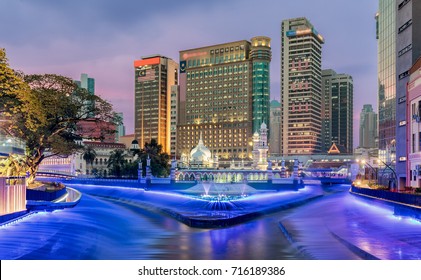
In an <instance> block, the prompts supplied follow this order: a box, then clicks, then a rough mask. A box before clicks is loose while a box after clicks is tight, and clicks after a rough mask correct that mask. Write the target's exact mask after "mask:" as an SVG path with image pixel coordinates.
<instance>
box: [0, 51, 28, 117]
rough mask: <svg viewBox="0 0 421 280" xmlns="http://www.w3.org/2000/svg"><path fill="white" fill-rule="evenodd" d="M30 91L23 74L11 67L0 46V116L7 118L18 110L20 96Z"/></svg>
mask: <svg viewBox="0 0 421 280" xmlns="http://www.w3.org/2000/svg"><path fill="white" fill-rule="evenodd" d="M28 91H29V86H28V85H27V84H26V83H25V82H24V80H23V74H22V73H19V72H16V71H14V70H13V69H11V68H10V67H9V63H8V60H7V58H6V51H5V50H4V49H1V48H0V114H1V116H0V117H1V118H7V117H9V116H10V115H11V114H13V113H15V112H17V110H18V109H19V105H20V103H21V101H20V98H19V97H21V96H24V95H25V94H26V93H27V92H28Z"/></svg>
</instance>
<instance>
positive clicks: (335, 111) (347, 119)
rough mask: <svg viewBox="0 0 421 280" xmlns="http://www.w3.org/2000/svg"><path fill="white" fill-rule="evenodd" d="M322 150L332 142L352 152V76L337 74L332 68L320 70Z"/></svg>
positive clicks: (324, 150)
mask: <svg viewBox="0 0 421 280" xmlns="http://www.w3.org/2000/svg"><path fill="white" fill-rule="evenodd" d="M322 89H323V91H322V95H323V96H322V98H323V103H322V152H323V153H327V151H329V149H330V147H331V146H332V143H336V145H338V146H341V147H343V148H344V151H343V152H344V153H348V154H352V153H353V135H354V134H353V108H354V107H353V104H354V88H353V81H352V77H351V76H350V75H347V74H337V73H336V72H335V71H333V70H332V69H327V70H323V71H322Z"/></svg>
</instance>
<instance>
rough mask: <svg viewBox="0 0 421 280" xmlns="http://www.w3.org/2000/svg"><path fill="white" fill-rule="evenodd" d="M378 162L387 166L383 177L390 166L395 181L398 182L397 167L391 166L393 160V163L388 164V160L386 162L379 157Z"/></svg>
mask: <svg viewBox="0 0 421 280" xmlns="http://www.w3.org/2000/svg"><path fill="white" fill-rule="evenodd" d="M377 162H378V163H382V164H383V165H384V166H385V168H384V169H383V171H382V177H383V174H384V171H385V170H386V169H388V168H389V169H390V170H391V171H392V174H393V180H394V183H395V182H397V180H398V176H397V175H396V171H395V169H393V167H392V166H391V164H392V163H393V161H392V162H391V163H389V164H387V163H386V162H384V161H382V160H381V159H379V158H378V159H377Z"/></svg>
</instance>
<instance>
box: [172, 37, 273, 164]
mask: <svg viewBox="0 0 421 280" xmlns="http://www.w3.org/2000/svg"><path fill="white" fill-rule="evenodd" d="M270 59H271V51H270V38H268V37H263V36H259V37H254V38H252V39H251V42H249V41H247V40H242V41H236V42H231V43H226V44H220V45H214V46H208V47H203V48H197V49H190V50H184V51H180V83H179V84H180V98H179V100H180V108H181V119H180V120H179V122H178V125H177V157H181V155H189V154H190V151H191V149H192V148H193V147H194V146H195V145H196V143H198V141H199V137H200V134H201V133H202V137H203V139H202V140H203V142H204V145H206V146H207V147H208V148H209V150H210V151H211V153H212V154H213V155H217V156H218V157H220V158H221V159H246V158H247V159H250V158H251V156H252V154H251V151H252V148H253V147H252V135H253V129H254V124H257V123H259V125H258V127H256V129H259V128H260V125H261V123H262V122H265V123H268V122H269V95H270V93H269V62H270Z"/></svg>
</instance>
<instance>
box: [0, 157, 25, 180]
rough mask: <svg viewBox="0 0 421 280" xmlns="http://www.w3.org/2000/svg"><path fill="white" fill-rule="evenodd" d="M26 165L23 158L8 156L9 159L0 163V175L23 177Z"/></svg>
mask: <svg viewBox="0 0 421 280" xmlns="http://www.w3.org/2000/svg"><path fill="white" fill-rule="evenodd" d="M25 170H26V164H25V159H24V157H23V156H21V155H18V154H10V155H9V157H7V158H5V159H3V160H2V161H0V175H3V176H25Z"/></svg>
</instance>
